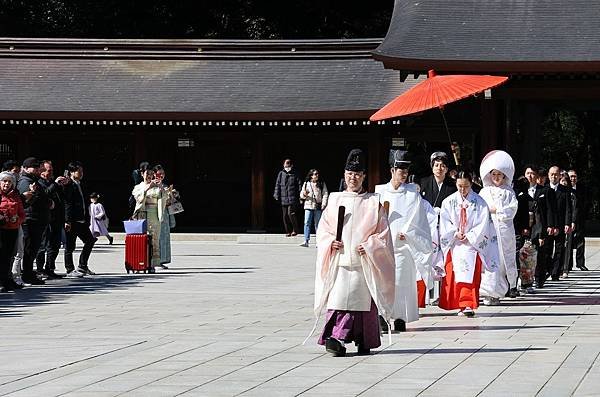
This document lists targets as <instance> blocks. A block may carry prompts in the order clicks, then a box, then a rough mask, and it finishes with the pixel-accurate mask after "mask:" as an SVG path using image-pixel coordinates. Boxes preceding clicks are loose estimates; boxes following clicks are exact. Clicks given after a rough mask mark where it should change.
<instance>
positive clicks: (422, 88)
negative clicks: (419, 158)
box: [370, 70, 508, 164]
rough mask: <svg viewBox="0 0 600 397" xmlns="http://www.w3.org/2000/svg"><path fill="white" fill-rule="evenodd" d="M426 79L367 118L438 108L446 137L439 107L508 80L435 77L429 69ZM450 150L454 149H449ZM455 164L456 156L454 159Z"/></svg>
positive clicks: (462, 76)
mask: <svg viewBox="0 0 600 397" xmlns="http://www.w3.org/2000/svg"><path fill="white" fill-rule="evenodd" d="M427 77H428V78H427V80H425V81H423V82H421V83H419V84H417V85H415V86H414V87H413V88H411V89H410V90H408V91H406V92H405V93H404V94H402V95H400V96H398V97H396V98H395V99H394V100H393V101H391V102H390V103H388V104H387V105H385V106H384V107H382V108H381V109H379V110H378V111H377V112H376V113H375V114H373V115H372V116H371V117H370V120H371V121H379V120H384V119H390V118H394V117H400V116H406V115H409V114H414V113H419V112H422V111H424V110H428V109H433V108H439V109H440V111H441V112H442V117H443V119H444V125H445V126H446V131H447V132H448V138H449V139H450V143H451V144H452V139H451V138H450V131H449V130H448V124H447V123H446V118H445V116H444V112H443V106H444V105H446V104H448V103H452V102H456V101H459V100H461V99H463V98H466V97H469V96H471V95H475V94H478V93H480V92H483V91H485V90H487V89H490V88H494V87H496V86H498V85H500V84H502V83H504V82H506V81H507V80H508V77H504V76H487V75H485V76H482V75H446V76H438V75H436V74H435V71H433V70H430V71H429V73H428V76H427ZM453 152H454V150H453ZM455 160H456V164H458V159H457V158H456V153H455Z"/></svg>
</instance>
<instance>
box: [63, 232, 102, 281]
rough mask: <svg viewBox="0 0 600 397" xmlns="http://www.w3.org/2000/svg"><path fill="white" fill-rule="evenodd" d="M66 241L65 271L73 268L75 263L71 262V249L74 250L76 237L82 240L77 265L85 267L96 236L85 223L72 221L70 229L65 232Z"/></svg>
mask: <svg viewBox="0 0 600 397" xmlns="http://www.w3.org/2000/svg"><path fill="white" fill-rule="evenodd" d="M66 235H67V242H66V245H65V269H67V273H68V272H70V271H73V270H75V264H74V263H73V251H75V242H76V241H77V237H79V239H80V240H81V241H82V242H83V248H82V249H81V254H79V267H80V268H82V269H87V266H88V260H89V259H90V254H91V253H92V248H94V243H95V242H96V240H97V238H95V237H94V236H92V232H90V228H89V227H88V225H87V223H79V222H72V223H71V230H69V231H68V232H66Z"/></svg>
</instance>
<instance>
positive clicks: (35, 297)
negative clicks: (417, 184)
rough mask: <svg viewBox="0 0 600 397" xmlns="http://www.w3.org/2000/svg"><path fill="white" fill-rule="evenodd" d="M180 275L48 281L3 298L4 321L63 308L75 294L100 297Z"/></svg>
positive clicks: (0, 313)
mask: <svg viewBox="0 0 600 397" xmlns="http://www.w3.org/2000/svg"><path fill="white" fill-rule="evenodd" d="M173 276H175V277H176V276H179V275H178V274H173V275H168V274H164V273H163V274H129V275H127V274H120V275H97V276H93V277H84V278H80V279H61V280H51V281H50V282H48V281H46V284H45V285H42V286H36V287H25V288H24V289H22V290H19V291H16V292H11V293H4V294H0V317H5V316H21V315H25V314H29V313H27V312H24V311H22V310H21V308H26V307H30V306H33V305H47V304H62V303H63V301H66V300H67V299H69V298H70V297H71V296H73V295H74V294H97V293H105V292H108V291H114V290H119V289H126V288H131V287H136V286H139V284H141V283H143V282H144V281H153V282H156V281H159V282H162V280H164V279H166V278H167V277H173Z"/></svg>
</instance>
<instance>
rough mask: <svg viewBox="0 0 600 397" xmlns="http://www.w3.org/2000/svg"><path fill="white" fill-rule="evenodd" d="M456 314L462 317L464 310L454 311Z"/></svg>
mask: <svg viewBox="0 0 600 397" xmlns="http://www.w3.org/2000/svg"><path fill="white" fill-rule="evenodd" d="M456 315H457V316H458V317H463V316H464V315H465V313H464V312H463V311H462V310H461V311H459V312H458V313H456Z"/></svg>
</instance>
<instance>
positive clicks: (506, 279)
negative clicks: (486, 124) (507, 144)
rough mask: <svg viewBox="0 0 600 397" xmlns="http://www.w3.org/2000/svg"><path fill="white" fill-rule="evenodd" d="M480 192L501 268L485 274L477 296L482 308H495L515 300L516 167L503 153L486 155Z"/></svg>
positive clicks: (495, 152) (482, 163) (481, 169)
mask: <svg viewBox="0 0 600 397" xmlns="http://www.w3.org/2000/svg"><path fill="white" fill-rule="evenodd" d="M479 171H480V173H479V174H480V175H481V179H482V181H483V186H484V187H483V189H481V191H480V192H479V195H480V196H481V197H482V198H483V199H484V200H485V202H486V203H487V205H488V208H489V210H490V214H491V215H492V221H493V222H494V228H495V229H496V234H497V235H498V249H499V251H500V266H499V268H498V271H497V272H485V274H484V275H483V277H482V279H481V287H480V289H479V293H480V294H481V296H483V303H484V304H485V305H496V304H498V303H499V301H500V298H503V297H505V296H506V295H507V293H508V294H509V296H511V297H513V298H515V297H517V263H516V244H517V243H516V238H515V225H514V223H513V219H514V217H515V215H516V213H517V208H518V206H519V203H518V202H517V196H516V195H515V192H514V190H513V189H512V187H511V185H512V179H513V176H514V174H515V164H514V162H513V159H512V157H510V155H509V154H508V153H506V152H505V151H502V150H493V151H491V152H489V153H488V154H487V155H486V156H485V157H484V158H483V160H482V161H481V166H480V168H479Z"/></svg>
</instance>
